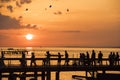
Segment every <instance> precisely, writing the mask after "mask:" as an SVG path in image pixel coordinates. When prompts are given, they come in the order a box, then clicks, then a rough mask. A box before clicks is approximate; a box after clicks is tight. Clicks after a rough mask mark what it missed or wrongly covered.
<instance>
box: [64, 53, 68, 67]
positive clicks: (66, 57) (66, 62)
mask: <svg viewBox="0 0 120 80" xmlns="http://www.w3.org/2000/svg"><path fill="white" fill-rule="evenodd" d="M68 57H69V55H68V53H67V51H65V64H64V65H69V59H68Z"/></svg>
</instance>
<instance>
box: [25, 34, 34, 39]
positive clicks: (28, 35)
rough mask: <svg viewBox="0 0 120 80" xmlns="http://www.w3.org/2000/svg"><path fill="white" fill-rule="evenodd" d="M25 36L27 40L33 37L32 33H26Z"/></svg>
mask: <svg viewBox="0 0 120 80" xmlns="http://www.w3.org/2000/svg"><path fill="white" fill-rule="evenodd" d="M25 37H26V39H27V40H32V39H33V35H32V34H27V35H26V36H25Z"/></svg>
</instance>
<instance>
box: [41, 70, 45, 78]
mask: <svg viewBox="0 0 120 80" xmlns="http://www.w3.org/2000/svg"><path fill="white" fill-rule="evenodd" d="M41 80H45V71H42V79H41Z"/></svg>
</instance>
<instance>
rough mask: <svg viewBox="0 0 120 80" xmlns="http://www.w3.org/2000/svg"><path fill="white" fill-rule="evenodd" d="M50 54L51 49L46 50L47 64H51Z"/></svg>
mask: <svg viewBox="0 0 120 80" xmlns="http://www.w3.org/2000/svg"><path fill="white" fill-rule="evenodd" d="M50 56H51V55H50V53H49V51H47V52H46V64H47V65H50Z"/></svg>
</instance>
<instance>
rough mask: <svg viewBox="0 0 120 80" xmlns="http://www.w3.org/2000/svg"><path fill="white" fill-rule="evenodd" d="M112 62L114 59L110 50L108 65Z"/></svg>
mask: <svg viewBox="0 0 120 80" xmlns="http://www.w3.org/2000/svg"><path fill="white" fill-rule="evenodd" d="M113 63H114V61H113V54H112V52H110V54H109V64H110V66H112V65H113Z"/></svg>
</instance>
